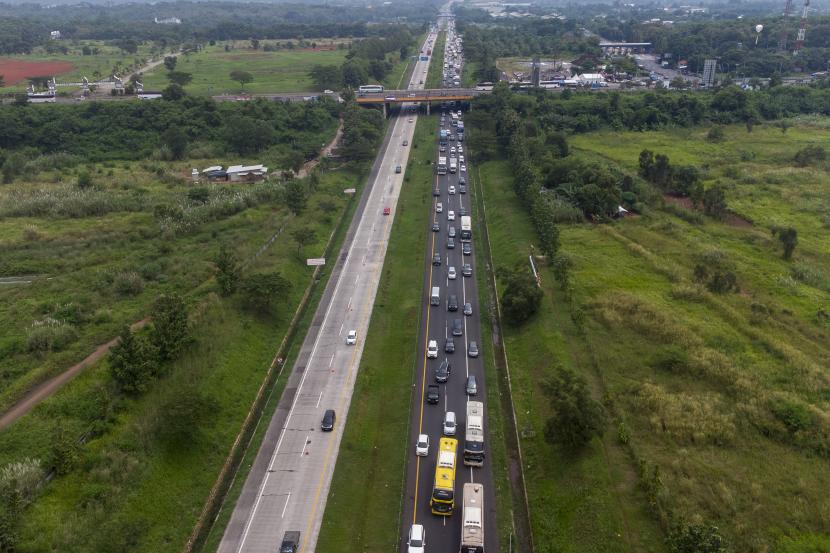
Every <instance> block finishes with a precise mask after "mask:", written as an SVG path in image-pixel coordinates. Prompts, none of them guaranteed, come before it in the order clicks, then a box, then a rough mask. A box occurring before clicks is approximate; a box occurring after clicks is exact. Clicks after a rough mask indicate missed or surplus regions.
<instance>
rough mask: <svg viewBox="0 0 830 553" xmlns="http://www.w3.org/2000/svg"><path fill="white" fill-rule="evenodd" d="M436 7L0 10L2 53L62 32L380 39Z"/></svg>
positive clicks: (194, 5) (128, 37) (203, 5)
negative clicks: (168, 21) (174, 20)
mask: <svg viewBox="0 0 830 553" xmlns="http://www.w3.org/2000/svg"><path fill="white" fill-rule="evenodd" d="M437 5H438V4H437V3H436V2H430V1H424V2H416V3H406V4H390V5H384V6H377V7H374V8H369V7H364V6H350V7H349V9H343V8H342V7H340V6H327V5H324V4H273V3H244V4H241V3H233V2H181V1H177V2H166V3H160V4H147V3H138V2H136V3H128V4H121V5H112V6H108V7H106V8H102V7H101V6H91V5H84V4H78V5H75V6H57V7H51V8H44V7H41V6H38V5H35V4H23V5H19V6H16V5H10V4H0V54H15V53H27V52H30V51H31V50H32V48H34V47H35V46H38V45H42V44H46V43H48V41H49V32H50V31H52V30H55V29H59V30H60V31H61V34H62V35H63V37H65V38H67V39H99V40H112V41H121V42H125V41H126V42H133V43H135V42H143V41H147V40H153V41H164V42H167V43H169V44H180V43H183V42H194V43H199V42H207V41H209V40H229V39H237V40H246V39H250V38H269V39H276V38H284V39H297V38H302V37H315V38H319V37H356V36H372V35H374V34H378V33H380V34H383V32H384V31H383V28H384V26H383V25H377V24H378V23H388V22H395V21H397V20H398V18H401V17H402V18H405V20H406V21H408V22H410V23H415V24H421V23H425V22H426V21H428V20H430V19H431V18H433V16H434V14H435V12H436V11H437ZM156 17H158V18H159V19H164V18H168V17H178V18H179V19H181V24H180V25H158V24H156V23H154V18H156Z"/></svg>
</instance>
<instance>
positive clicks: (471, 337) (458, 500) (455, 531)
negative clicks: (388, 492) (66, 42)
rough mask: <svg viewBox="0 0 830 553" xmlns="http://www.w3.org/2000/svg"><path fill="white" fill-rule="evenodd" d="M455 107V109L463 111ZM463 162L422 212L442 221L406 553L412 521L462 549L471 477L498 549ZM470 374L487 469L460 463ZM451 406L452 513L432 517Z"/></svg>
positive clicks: (418, 403)
mask: <svg viewBox="0 0 830 553" xmlns="http://www.w3.org/2000/svg"><path fill="white" fill-rule="evenodd" d="M454 109H456V110H457V109H458V108H454ZM441 128H443V129H450V130H451V132H452V130H453V129H454V127H452V126H451V124H450V117H449V116H448V117H447V121H446V123H445V124H444V125H443V126H442V127H441ZM459 144H461V145H462V147H463V143H459V142H457V141H456V142H452V141H450V142H449V143H448V144H447V150H448V151H447V152H446V153H441V154H440V155H442V156H447V158H448V159H449V149H450V148H451V147H456V148H457V147H458V146H459ZM433 146H434V148H435V155H436V159H437V157H438V155H439V153H438V143H437V142H436V143H435V144H434V145H433ZM465 153H466V152H465ZM462 155H463V154H462ZM465 158H466V156H465ZM465 165H466V166H467V171H466V172H461V171H460V167H459V172H458V173H456V174H449V173H448V174H447V175H441V176H439V175H435V176H434V182H433V187H437V188H438V189H439V190H440V196H438V197H433V203H432V205H431V210H430V212H429V213H428V214H424V221H423V222H424V224H425V225H429V226H430V227H431V226H432V224H433V223H434V222H437V223H438V224H439V227H440V230H439V231H438V232H430V233H429V236H428V237H427V243H426V244H425V246H426V247H425V252H424V282H423V290H422V298H423V301H422V305H423V308H422V309H423V314H422V316H421V328H420V330H419V336H418V343H417V348H418V359H419V360H420V361H419V370H418V371H417V373H416V375H415V385H414V387H413V398H412V405H413V411H412V414H411V423H410V428H411V432H410V436H409V443H410V456H409V460H408V466H407V477H406V488H405V489H406V496H405V497H404V507H403V521H402V524H401V529H402V531H401V533H402V536H401V551H406V541H407V537H408V533H409V528H410V526H411V525H412V524H414V523H417V524H423V525H424V529H425V537H426V540H425V541H426V550H427V551H440V552H443V553H448V552H456V551H458V548H459V544H460V541H461V511H462V505H463V497H462V489H463V487H464V484H465V483H466V482H477V483H483V484H484V490H485V496H484V507H485V516H484V523H485V524H484V537H485V551H490V552H493V553H495V552H497V551H498V536H497V531H496V514H495V500H494V486H493V473H492V466H491V461H490V459H489V458H488V457H487V456H486V453H487V452H488V448H489V446H490V442H489V425H488V420H487V412H488V403H487V401H486V397H487V394H486V384H485V382H484V362H483V357H482V356H483V352H481V353H480V354H479V357H477V358H470V357H468V355H467V350H468V347H469V343H470V342H471V341H475V342H477V344H478V348H479V350H480V351H481V350H482V348H486V347H488V344H482V341H481V325H480V319H479V312H480V306H479V302H478V287H477V284H476V278H475V274H476V271H477V270H478V267H477V266H476V255H475V243H476V236H475V234H474V235H473V239H472V244H473V253H472V255H463V254H462V244H461V241H460V229H461V221H460V215H459V213H460V211H461V209H462V208H464V209H466V210H467V212H468V214H469V215H470V216H471V217H472V218H473V220H475V217H476V212H475V209H474V206H473V201H472V198H471V197H470V196H471V194H472V191H471V190H470V187H469V181H468V185H467V186H468V188H467V193H466V194H461V193H460V190H459V182H458V181H459V177H464V178H465V179H466V178H467V175H468V174H469V172H470V171H472V168H471V167H470V164H469V163H466V164H465ZM451 185H452V186H455V188H456V194H449V187H450V186H451ZM438 202H441V203H442V204H443V205H442V207H443V212H442V213H436V210H435V204H436V203H438ZM450 211H453V212H454V213H455V217H456V219H455V221H449V220H448V216H449V212H450ZM450 226H455V227H456V229H457V230H458V231H459V234H457V235H456V239H455V248H454V249H448V248H447V238H448V229H449V227H450ZM474 227H475V225H474ZM435 253H440V254H441V265H440V266H434V265H433V264H432V259H433V254H435ZM464 263H469V264H471V265H472V268H473V276H472V277H464V276H462V274H461V267H462V265H464ZM450 266H454V267H455V269H456V271H457V273H458V275H457V277H456V278H455V279H454V280H450V279H449V278H448V268H449V267H450ZM433 286H438V287H440V289H441V304H440V305H438V306H430V296H431V292H432V287H433ZM450 294H455V295H456V296H457V297H458V303H459V308H458V311H455V312H449V311H448V310H447V298H448V297H449V295H450ZM468 302H469V303H471V304H472V307H473V314H472V316H464V314H463V312H462V309H463V305H464V303H468ZM458 318H460V319H461V320H462V321H463V327H464V330H463V332H464V334H463V336H461V337H455V338H454V342H455V352H454V353H451V354H449V353H444V342H445V339H446V338H448V337H451V326H452V321H453V319H458ZM429 340H436V341H438V346H439V354H438V358H437V359H427V357H426V348H427V343H428V342H429ZM444 358H447V359H448V360H449V362H450V364H451V365H452V373H451V376H450V377H449V380H448V381H447V382H446V383H445V384H439V388H440V400H439V402H438V404H437V405H434V404H427V403H426V399H425V393H426V386H427V385H428V384H435V383H436V382H435V377H434V371H435V369H436V368H437V367H438V366H439V365H440V364H441V362H442V361H443V360H444ZM468 375H475V377H476V380H477V385H478V393H477V394H476V396H474V397H471V398H470V399H472V400H474V401H482V402H484V415H485V417H484V427H485V436H486V437H485V461H484V466H483V467H468V466H465V465H464V464H463V448H464V429H465V426H464V425H465V422H466V413H467V409H466V404H467V399H468V397H467V395H466V392H465V384H466V379H467V376H468ZM447 411H454V412H455V413H456V417H457V420H458V427H457V431H456V435H455V436H454V438H455V439H457V440H458V455H457V461H456V480H455V509H454V512H453V514H452V515H451V516H448V517H445V516H439V515H433V514H432V513H431V510H430V504H429V502H430V497H431V496H432V487H433V482H434V477H435V464H436V459H437V452H438V442H439V440H440V438H441V437H442V423H443V420H444V414H445V412H447ZM418 434H427V435H429V438H430V451H429V455H428V456H427V457H417V456H416V455H415V442H416V441H417V438H418Z"/></svg>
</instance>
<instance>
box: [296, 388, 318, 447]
mask: <svg viewBox="0 0 830 553" xmlns="http://www.w3.org/2000/svg"><path fill="white" fill-rule="evenodd" d="M320 394H321V395H322V392H320ZM317 405H320V400H317ZM309 436H311V434H306V435H305V441H304V442H303V450H302V451H301V452H300V459H302V458H303V456H304V455H305V449H306V448H307V447H308V438H309Z"/></svg>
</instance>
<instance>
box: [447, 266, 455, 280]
mask: <svg viewBox="0 0 830 553" xmlns="http://www.w3.org/2000/svg"><path fill="white" fill-rule="evenodd" d="M456 276H457V274H456V272H455V267H450V268H449V269H447V278H449V279H450V280H455V277H456Z"/></svg>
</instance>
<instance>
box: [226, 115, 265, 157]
mask: <svg viewBox="0 0 830 553" xmlns="http://www.w3.org/2000/svg"><path fill="white" fill-rule="evenodd" d="M223 138H224V139H225V142H226V144H227V145H228V146H229V147H230V148H231V149H232V150H234V151H236V152H239V153H240V154H243V155H244V154H253V153H256V152H258V151H260V150H262V149H263V148H266V147H268V146H270V145H271V142H273V140H274V128H273V127H272V126H271V124H270V123H268V122H267V121H264V120H262V119H254V118H253V117H249V116H242V117H237V118H235V119H233V120H232V121H229V122H228V124H227V125H225V130H224V131H223Z"/></svg>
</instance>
